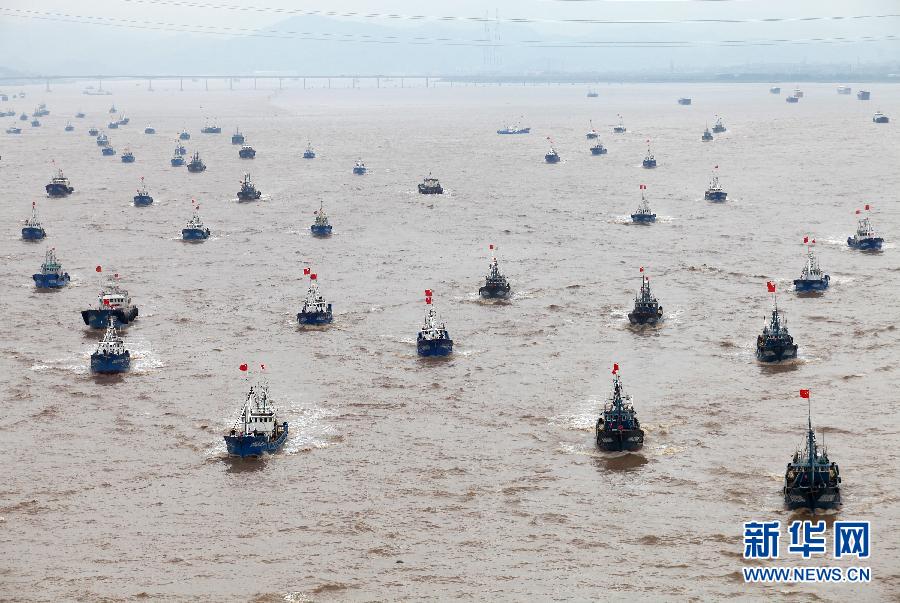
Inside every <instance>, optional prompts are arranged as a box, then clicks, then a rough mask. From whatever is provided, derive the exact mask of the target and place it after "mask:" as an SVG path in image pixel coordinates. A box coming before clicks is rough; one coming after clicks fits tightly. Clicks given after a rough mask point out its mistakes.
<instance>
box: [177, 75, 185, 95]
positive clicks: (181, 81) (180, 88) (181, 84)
mask: <svg viewBox="0 0 900 603" xmlns="http://www.w3.org/2000/svg"><path fill="white" fill-rule="evenodd" d="M178 91H179V92H184V78H183V77H180V78H178Z"/></svg>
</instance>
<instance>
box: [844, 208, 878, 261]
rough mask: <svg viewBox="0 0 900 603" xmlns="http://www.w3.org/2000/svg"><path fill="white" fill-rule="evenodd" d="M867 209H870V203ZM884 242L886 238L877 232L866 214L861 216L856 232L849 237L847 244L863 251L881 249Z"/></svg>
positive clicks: (858, 212) (857, 212) (857, 211)
mask: <svg viewBox="0 0 900 603" xmlns="http://www.w3.org/2000/svg"><path fill="white" fill-rule="evenodd" d="M865 210H866V212H868V211H869V205H868V204H867V205H866V206H865ZM856 214H857V215H859V214H860V210H858V209H857V210H856ZM883 243H884V239H883V238H881V237H879V236H878V233H877V232H875V229H874V228H873V227H872V222H871V221H870V220H869V216H868V214H866V216H865V217H863V218H860V219H859V222H857V224H856V234H854V235H853V236H852V237H847V245H849V246H850V247H851V248H853V249H859V250H861V251H880V250H881V246H882V244H883Z"/></svg>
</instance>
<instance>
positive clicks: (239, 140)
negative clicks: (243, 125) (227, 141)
mask: <svg viewBox="0 0 900 603" xmlns="http://www.w3.org/2000/svg"><path fill="white" fill-rule="evenodd" d="M231 144H244V135H243V134H241V130H240V128H238V129H236V130H235V131H234V134H232V135H231Z"/></svg>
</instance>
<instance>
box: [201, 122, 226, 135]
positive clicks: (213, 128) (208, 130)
mask: <svg viewBox="0 0 900 603" xmlns="http://www.w3.org/2000/svg"><path fill="white" fill-rule="evenodd" d="M200 132H201V133H202V134H221V133H222V128H221V127H220V126H217V125H216V124H215V122H213V123H212V124H210V123H209V121H207V122H206V125H205V126H203V128H202V129H201V130H200Z"/></svg>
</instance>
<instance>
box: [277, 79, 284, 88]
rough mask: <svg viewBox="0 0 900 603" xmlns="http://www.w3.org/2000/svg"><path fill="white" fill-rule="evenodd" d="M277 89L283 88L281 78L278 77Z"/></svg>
mask: <svg viewBox="0 0 900 603" xmlns="http://www.w3.org/2000/svg"><path fill="white" fill-rule="evenodd" d="M278 89H279V90H283V89H284V85H283V84H282V78H278Z"/></svg>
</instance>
